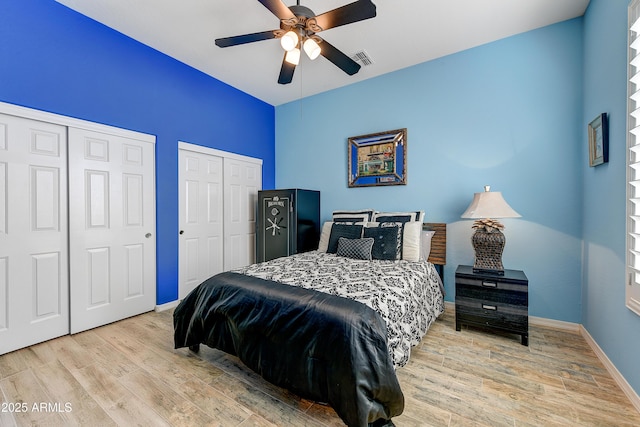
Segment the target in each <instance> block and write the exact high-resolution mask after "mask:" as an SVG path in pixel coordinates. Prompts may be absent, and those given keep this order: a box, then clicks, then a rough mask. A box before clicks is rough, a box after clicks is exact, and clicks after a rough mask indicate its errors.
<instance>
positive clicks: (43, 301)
mask: <svg viewBox="0 0 640 427" xmlns="http://www.w3.org/2000/svg"><path fill="white" fill-rule="evenodd" d="M66 138H67V135H66V128H65V127H63V126H57V125H52V124H49V123H44V122H39V121H35V120H28V119H22V118H18V117H14V116H9V115H3V114H0V354H4V353H7V352H9V351H13V350H16V349H18V348H22V347H26V346H28V345H31V344H35V343H38V342H41V341H45V340H48V339H51V338H55V337H58V336H61V335H65V334H68V333H69V293H68V267H67V266H68V262H67V261H68V258H67V257H68V255H67V254H68V247H67V190H66V189H67V170H66V164H67V162H66V155H67V153H66V146H67V145H66V144H67V143H66Z"/></svg>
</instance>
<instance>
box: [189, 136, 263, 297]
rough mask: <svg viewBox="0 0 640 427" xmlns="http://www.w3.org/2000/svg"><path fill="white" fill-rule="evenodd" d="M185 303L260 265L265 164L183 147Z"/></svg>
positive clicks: (251, 159) (220, 152) (191, 145)
mask: <svg viewBox="0 0 640 427" xmlns="http://www.w3.org/2000/svg"><path fill="white" fill-rule="evenodd" d="M178 164H179V172H178V181H179V206H180V212H179V223H180V229H179V246H178V252H179V285H178V288H179V292H178V293H179V298H180V299H183V298H184V297H186V296H187V294H188V293H189V292H191V290H193V289H194V288H195V287H196V286H197V285H199V284H200V283H201V282H203V281H204V280H206V279H207V278H209V277H211V276H213V275H215V274H217V273H220V272H222V271H228V270H231V269H233V268H237V267H242V266H245V265H248V264H251V263H253V262H254V261H255V226H256V203H257V197H258V191H259V190H261V189H262V160H260V159H254V158H250V157H246V156H240V155H236V154H232V153H227V152H223V151H220V150H215V149H211V148H207V147H201V146H198V145H194V144H189V143H185V142H180V144H179V150H178Z"/></svg>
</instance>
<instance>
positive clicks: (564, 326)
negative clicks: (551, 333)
mask: <svg viewBox="0 0 640 427" xmlns="http://www.w3.org/2000/svg"><path fill="white" fill-rule="evenodd" d="M529 324H530V325H535V326H542V327H546V328H552V329H560V330H562V331H569V332H579V331H580V325H579V324H578V323H572V322H565V321H562V320H554V319H546V318H544V317H536V316H529Z"/></svg>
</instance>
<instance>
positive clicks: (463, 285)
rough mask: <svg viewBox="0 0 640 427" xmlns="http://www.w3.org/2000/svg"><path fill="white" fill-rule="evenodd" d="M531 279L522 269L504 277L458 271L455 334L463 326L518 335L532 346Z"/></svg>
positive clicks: (463, 268) (467, 269) (466, 268)
mask: <svg viewBox="0 0 640 427" xmlns="http://www.w3.org/2000/svg"><path fill="white" fill-rule="evenodd" d="M528 288H529V280H528V279H527V276H525V274H524V272H522V271H520V270H504V275H495V274H490V273H481V272H478V273H476V272H474V271H473V267H472V266H470V265H459V266H458V268H457V269H456V331H459V330H460V328H461V325H463V324H466V325H472V326H481V327H483V328H487V329H494V330H500V331H505V332H511V333H514V334H519V335H520V336H521V337H522V340H521V342H522V345H529V293H528Z"/></svg>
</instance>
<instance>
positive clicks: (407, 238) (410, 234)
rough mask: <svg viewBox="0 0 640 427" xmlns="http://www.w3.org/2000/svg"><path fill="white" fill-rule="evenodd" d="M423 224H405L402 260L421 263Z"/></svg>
mask: <svg viewBox="0 0 640 427" xmlns="http://www.w3.org/2000/svg"><path fill="white" fill-rule="evenodd" d="M421 233H422V223H421V222H417V221H413V222H407V223H405V224H404V227H403V231H402V259H404V260H406V261H411V262H418V261H420V255H421V254H420V246H421V239H420V237H421Z"/></svg>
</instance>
